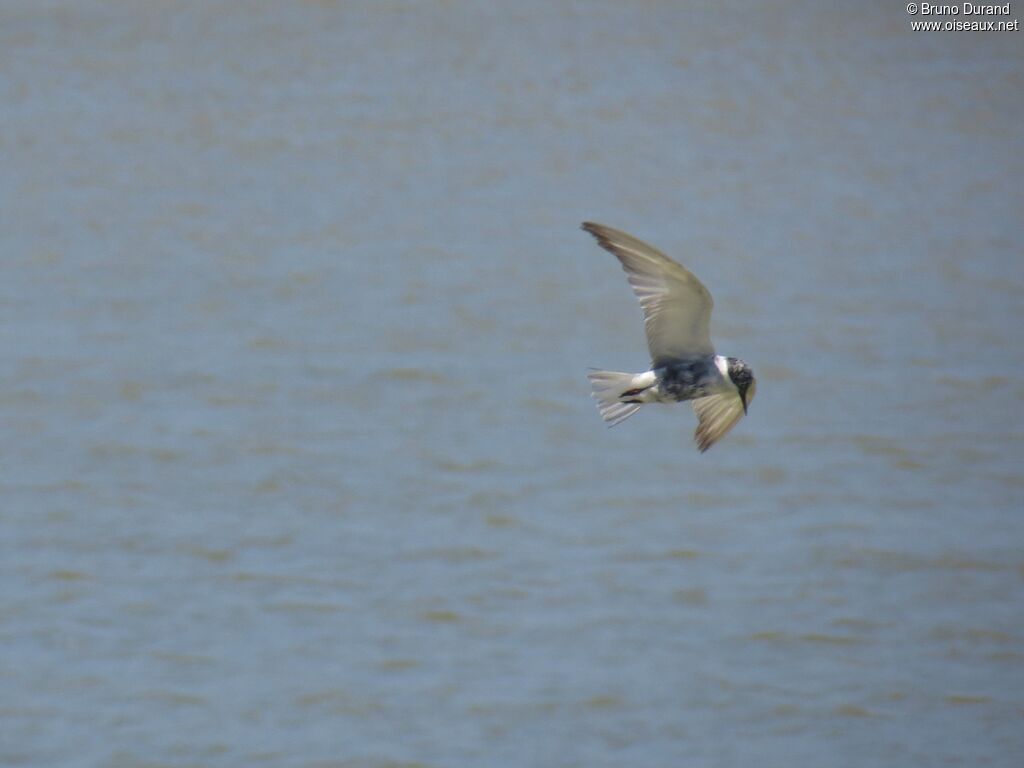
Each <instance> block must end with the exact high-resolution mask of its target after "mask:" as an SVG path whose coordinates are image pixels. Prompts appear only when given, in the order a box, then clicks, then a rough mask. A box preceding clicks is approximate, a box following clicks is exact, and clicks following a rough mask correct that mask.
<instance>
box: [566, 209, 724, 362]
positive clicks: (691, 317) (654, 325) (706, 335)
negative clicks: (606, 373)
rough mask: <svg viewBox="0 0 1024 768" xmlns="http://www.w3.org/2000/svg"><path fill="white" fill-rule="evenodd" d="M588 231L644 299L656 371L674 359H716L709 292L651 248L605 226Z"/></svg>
mask: <svg viewBox="0 0 1024 768" xmlns="http://www.w3.org/2000/svg"><path fill="white" fill-rule="evenodd" d="M583 229H585V230H586V231H587V232H589V233H590V234H592V235H593V236H594V237H596V238H597V243H598V245H600V246H601V247H602V248H604V249H605V250H606V251H608V252H609V253H612V254H613V255H614V256H615V257H616V258H618V260H619V261H620V262H622V268H623V269H624V270H625V271H626V274H627V275H628V276H629V284H630V285H631V286H633V292H634V293H636V296H637V298H638V299H640V306H641V307H643V310H644V326H645V328H646V330H647V346H648V348H649V349H650V351H651V362H652V366H651V367H652V368H658V367H660V366H662V365H664V364H666V363H669V362H672V361H673V360H679V359H682V358H687V357H695V356H700V355H711V354H714V347H712V346H711V331H710V329H709V326H710V323H711V307H712V306H713V304H714V302H713V301H712V300H711V294H710V293H708V289H707V288H705V287H704V286H703V284H701V282H700V280H698V279H697V278H696V277H694V275H693V274H692V273H691V272H690V271H689V270H688V269H686V268H685V267H683V266H681V265H679V264H677V263H676V262H674V261H673V260H672V259H670V258H669V257H668V256H666V255H665V254H663V253H662V252H661V251H659V250H657V249H656V248H652V247H651V246H649V245H647V243H645V242H642V241H640V240H637V239H636V238H635V237H633V236H631V235H627V234H626V233H625V232H620V231H619V230H617V229H612V228H611V227H606V226H604V225H602V224H594V223H592V222H589V221H588V222H586V223H584V224H583Z"/></svg>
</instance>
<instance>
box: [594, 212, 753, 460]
mask: <svg viewBox="0 0 1024 768" xmlns="http://www.w3.org/2000/svg"><path fill="white" fill-rule="evenodd" d="M583 229H585V230H586V231H587V232H590V234H592V235H593V236H594V237H596V238H597V241H598V244H599V245H600V246H601V247H602V248H604V249H605V250H607V251H609V252H610V253H612V254H613V255H615V256H616V257H617V258H618V259H619V261H620V262H621V263H622V268H623V269H624V270H625V271H626V274H627V275H628V276H629V283H630V285H632V286H633V290H634V292H635V293H636V295H637V298H639V299H640V305H641V307H642V308H643V310H644V319H645V326H646V330H647V345H648V347H649V348H650V352H651V369H650V370H648V371H644V372H643V373H635V374H634V373H619V372H615V371H594V372H593V373H591V374H589V375H588V378H589V379H590V382H591V385H592V387H593V396H594V397H595V398H596V399H597V406H598V410H599V411H600V412H601V416H602V418H603V419H604V420H605V421H606V422H608V425H609V426H614V425H615V424H618V423H619V422H621V421H623V420H625V419H627V418H629V417H630V416H632V415H633V414H634V413H636V411H637V410H639V409H640V406H641V405H644V404H646V403H678V402H684V401H691V402H692V404H693V409H694V411H696V413H697V417H698V420H699V424H698V426H697V431H696V433H695V435H694V438H695V439H696V441H697V447H698V448H699V449H700V450H701V451H702V452H703V451H706V450H707V449H708V448H710V447H711V446H712V445H714V444H715V442H717V441H718V440H719V439H720V438H722V437H723V436H725V434H726V433H727V432H728V431H729V430H730V429H732V427H733V426H734V425H735V424H736V422H737V421H739V420H740V417H742V416H743V414H744V413H746V410H747V405H748V403H749V402H750V401H751V400H753V398H754V392H755V389H756V386H757V385H756V381H755V380H754V374H753V372H752V371H751V370H750V368H749V366H747V364H746V363H744V362H743V361H742V360H739V359H737V358H735V357H724V356H722V355H717V354H715V351H714V347H712V345H711V334H710V329H709V326H710V320H711V308H712V305H713V303H714V302H713V301H712V299H711V294H710V293H708V290H707V288H705V287H704V286H703V284H701V282H700V281H699V280H698V279H697V278H696V277H695V276H694V275H693V274H692V273H691V272H689V271H688V270H686V269H685V268H684V267H682V266H681V265H679V264H677V263H676V262H675V261H673V260H672V259H670V258H669V257H668V256H666V255H665V254H663V253H661V252H660V251H658V250H657V249H655V248H652V247H651V246H649V245H647V244H646V243H644V242H642V241H640V240H637V239H636V238H635V237H632V236H631V235H627V234H626V233H625V232H620V231H618V230H615V229H612V228H611V227H605V226H602V225H600V224H592V223H589V222H588V223H585V224H584V225H583Z"/></svg>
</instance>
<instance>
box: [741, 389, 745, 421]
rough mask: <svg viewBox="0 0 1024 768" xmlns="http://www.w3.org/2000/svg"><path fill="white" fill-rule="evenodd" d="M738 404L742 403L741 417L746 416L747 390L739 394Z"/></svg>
mask: <svg viewBox="0 0 1024 768" xmlns="http://www.w3.org/2000/svg"><path fill="white" fill-rule="evenodd" d="M740 402H741V403H743V415H744V416H746V415H747V390H745V389H744V390H742V391H741V392H740Z"/></svg>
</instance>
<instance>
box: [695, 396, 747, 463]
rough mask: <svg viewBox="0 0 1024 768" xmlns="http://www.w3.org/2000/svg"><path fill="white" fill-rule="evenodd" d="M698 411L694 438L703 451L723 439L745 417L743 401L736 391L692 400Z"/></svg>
mask: <svg viewBox="0 0 1024 768" xmlns="http://www.w3.org/2000/svg"><path fill="white" fill-rule="evenodd" d="M690 405H692V406H693V410H694V411H695V412H696V413H697V419H698V420H699V423H698V424H697V431H696V432H694V433H693V439H694V440H696V441H697V447H698V448H699V449H700V452H701V453H704V451H706V450H707V449H708V448H710V447H711V446H712V445H714V444H715V443H717V442H718V441H719V440H721V439H722V438H723V437H725V435H726V434H727V433H728V432H729V430H730V429H732V428H733V427H734V426H735V425H736V422H737V421H739V420H740V419H741V418H742V417H743V402H742V401H741V400H740V396H739V394H738V393H736V392H730V393H728V394H718V395H708V396H707V397H701V398H699V399H697V400H693V401H691V402H690Z"/></svg>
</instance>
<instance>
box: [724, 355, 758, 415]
mask: <svg viewBox="0 0 1024 768" xmlns="http://www.w3.org/2000/svg"><path fill="white" fill-rule="evenodd" d="M729 379H730V381H732V383H733V384H735V385H736V389H738V390H739V391H740V402H742V403H743V412H744V413H746V412H747V404H748V403H749V402H750V401H752V400H753V399H754V393H755V392H756V391H757V380H756V379H755V378H754V372H753V371H752V370H750V366H749V365H747V364H746V363H744V362H743V361H742V360H740V359H739V358H738V357H730V358H729Z"/></svg>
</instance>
